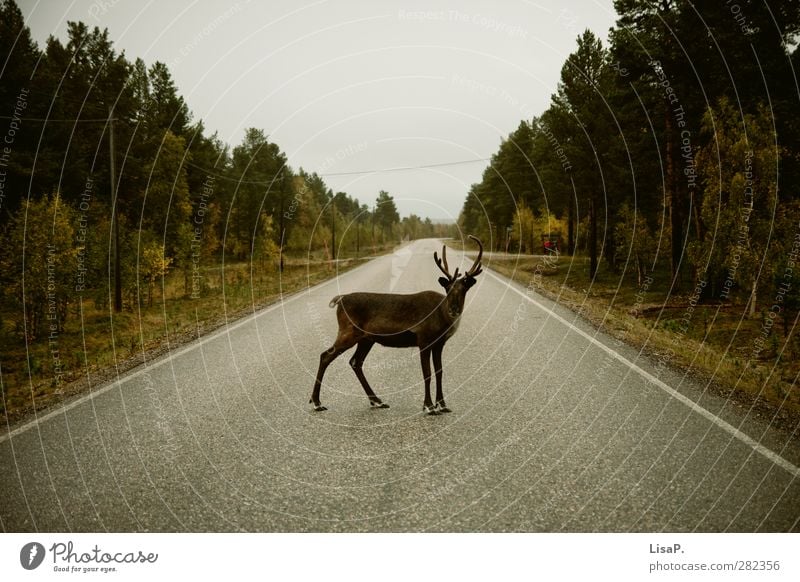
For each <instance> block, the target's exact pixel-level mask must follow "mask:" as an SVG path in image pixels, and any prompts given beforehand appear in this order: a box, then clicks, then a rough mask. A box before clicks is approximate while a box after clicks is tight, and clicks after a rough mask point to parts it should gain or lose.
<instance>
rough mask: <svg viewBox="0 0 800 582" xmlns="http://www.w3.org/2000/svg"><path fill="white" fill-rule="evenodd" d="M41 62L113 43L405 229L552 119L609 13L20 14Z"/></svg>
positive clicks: (600, 8) (478, 5)
mask: <svg viewBox="0 0 800 582" xmlns="http://www.w3.org/2000/svg"><path fill="white" fill-rule="evenodd" d="M19 5H20V8H21V9H22V11H23V13H24V14H25V16H26V19H27V21H28V25H29V26H30V28H31V31H32V33H33V37H34V39H35V40H36V41H37V42H38V43H39V45H40V47H43V46H44V41H45V40H46V38H47V37H48V35H51V34H53V35H55V36H57V37H59V38H61V39H62V40H64V39H65V38H66V22H67V21H68V20H82V21H84V22H86V23H87V24H89V25H97V26H100V27H101V28H102V27H105V28H108V29H109V32H110V35H111V38H112V39H113V40H114V43H115V46H116V47H117V50H124V51H125V53H126V55H127V56H128V57H129V58H130V59H134V58H135V57H141V58H142V59H144V61H145V62H146V63H147V64H148V65H149V64H151V63H153V62H154V61H156V60H160V61H163V62H165V63H167V64H168V65H169V68H170V70H171V72H172V74H173V77H174V79H175V82H176V84H177V85H178V88H179V90H180V92H181V94H182V95H183V96H184V98H185V99H186V100H187V102H188V104H189V107H190V109H191V110H192V112H193V114H194V116H195V119H196V118H202V119H203V121H204V122H205V124H206V127H207V128H208V129H209V130H211V131H215V130H216V131H218V132H219V136H220V138H221V139H222V140H223V141H225V142H227V143H229V144H231V145H235V144H237V143H239V141H240V140H241V139H242V136H243V134H244V129H245V128H246V127H251V126H254V127H259V128H262V129H264V130H265V131H266V132H267V133H268V134H269V135H270V139H271V140H272V141H274V142H276V143H277V144H278V145H279V146H280V147H281V149H283V150H284V151H285V152H286V153H287V155H288V157H289V163H290V165H291V166H292V167H293V168H295V169H297V168H299V167H301V166H302V167H303V168H305V169H306V170H308V171H316V172H318V173H320V174H324V175H325V181H326V183H327V184H328V185H329V186H330V187H331V188H332V189H333V190H334V191H340V190H341V191H345V192H348V193H349V194H350V195H352V196H355V197H357V198H358V199H359V200H360V201H361V202H367V203H371V202H372V201H373V200H374V199H375V197H376V196H377V193H378V191H379V190H381V189H383V190H387V191H388V192H389V193H390V194H392V195H393V196H394V197H395V200H396V202H397V205H398V208H399V210H400V213H401V214H402V215H406V214H408V213H410V212H415V213H417V214H419V215H422V216H430V217H432V218H456V217H457V216H458V213H459V211H460V209H461V206H462V204H463V201H464V197H465V195H466V192H467V190H468V188H469V186H470V184H472V183H474V182H477V181H479V180H480V177H481V173H482V172H483V169H484V168H485V166H486V162H476V163H467V164H460V165H450V166H440V167H436V168H427V169H417V170H411V171H395V172H382V173H373V174H357V175H340V176H335V175H331V174H335V173H343V172H355V171H360V170H373V169H383V168H397V167H407V166H423V165H433V164H443V163H448V162H454V161H462V160H472V159H480V158H488V157H490V156H491V155H492V153H494V152H495V151H496V149H497V147H498V145H499V143H500V140H501V139H502V138H503V137H504V136H507V135H508V134H509V133H510V132H511V131H513V130H514V129H515V128H516V127H517V125H518V124H519V122H520V120H521V119H523V118H525V119H529V118H531V117H533V116H534V115H538V114H540V113H541V112H542V111H544V110H545V109H546V108H547V105H548V102H549V100H550V95H551V94H552V93H553V92H554V91H555V88H556V84H557V82H558V76H559V73H560V70H561V65H562V64H563V62H564V59H565V58H566V57H567V55H568V54H569V53H570V52H572V51H573V50H575V38H576V37H577V36H578V35H579V34H580V33H581V32H582V31H583V30H584V29H586V28H590V29H591V30H593V31H594V32H595V33H596V34H598V35H599V36H600V37H601V38H604V39H605V38H606V36H607V32H608V29H609V27H611V26H612V25H613V23H614V11H613V8H612V2H611V0H573V1H570V2H566V1H561V2H559V1H558V0H536V1H527V0H502V1H497V0H496V1H495V2H478V1H465V0H461V1H459V2H456V1H445V0H440V1H427V2H423V1H421V0H417V1H413V0H412V1H409V2H389V1H383V0H380V1H372V2H366V1H365V2H358V1H355V0H311V1H309V0H301V1H299V2H292V1H272V0H270V1H269V2H258V1H257V0H239V1H238V2H227V3H225V2H211V1H206V0H198V1H194V2H190V1H172V0H170V1H168V2H167V1H162V2H155V1H150V2H142V1H135V0H128V1H122V0H94V1H89V0H76V1H74V2H70V3H67V2H47V1H39V2H34V1H25V0H19Z"/></svg>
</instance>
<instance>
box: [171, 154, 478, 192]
mask: <svg viewBox="0 0 800 582" xmlns="http://www.w3.org/2000/svg"><path fill="white" fill-rule="evenodd" d="M490 159H491V158H475V159H471V160H459V161H456V162H442V163H439V164H426V165H422V166H398V167H395V168H380V169H375V170H357V171H353V172H329V173H324V174H317V176H319V177H321V178H322V177H326V176H354V175H358V174H380V173H384V172H401V171H406V170H423V169H427V168H442V167H445V166H458V165H462V164H472V163H475V162H488V161H490ZM183 163H184V164H186V165H187V166H192V167H193V168H196V169H198V170H202V171H203V172H205V173H206V174H208V175H209V176H214V177H215V178H220V179H222V180H228V181H229V182H235V183H237V184H255V185H258V186H267V185H270V184H274V183H275V182H274V180H268V181H266V182H264V181H261V180H239V179H237V178H231V177H229V176H225V175H223V174H216V173H214V172H211V171H210V170H209V169H208V168H204V167H202V166H198V165H197V164H194V163H192V162H190V161H189V160H184V161H183ZM217 171H218V169H217Z"/></svg>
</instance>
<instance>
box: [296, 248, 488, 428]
mask: <svg viewBox="0 0 800 582" xmlns="http://www.w3.org/2000/svg"><path fill="white" fill-rule="evenodd" d="M469 238H471V239H472V240H474V241H475V242H476V243H478V247H479V249H480V250H479V251H478V258H476V259H475V262H474V263H473V264H472V267H471V268H470V269H469V271H467V272H466V273H464V276H463V278H459V274H458V269H456V270H455V272H454V273H453V274H452V275H451V274H450V268H449V267H448V266H447V250H446V247H444V246H442V258H441V259H440V258H439V257H438V255H437V254H436V253H435V252H434V253H433V259H434V261H435V262H436V265H437V266H438V267H439V269H441V271H442V272H443V273H444V274H445V277H439V284H440V285H441V286H442V287H444V289H445V291H446V295H442V294H441V293H437V292H436V291H422V292H420V293H412V294H408V295H401V294H397V293H348V294H347V295H337V296H336V297H334V298H333V299H332V300H331V302H330V304H329V306H330V307H336V308H337V309H336V318H337V320H338V322H339V334H338V335H337V336H336V341H335V342H334V343H333V345H332V346H331V347H330V348H328V349H327V350H325V351H324V352H322V354H320V356H319V369H318V370H317V379H316V381H315V382H314V390H313V392H312V393H311V400H310V401H309V403H310V404H313V405H314V410H316V411H322V410H327V408H325V407H324V406H322V404H320V400H319V393H320V388H321V386H322V377H323V376H324V375H325V370H326V369H327V368H328V366H329V365H330V364H331V362H333V361H334V360H335V359H336V358H338V357H339V356H340V355H341V354H343V353H344V352H346V351H347V350H349V349H350V348H352V347H353V346H358V347H356V352H355V354H354V355H353V357H352V358H350V367H352V368H353V371H354V372H355V374H356V377H357V378H358V381H359V382H361V386H363V387H364V392H366V393H367V398H369V403H370V406H372V407H375V408H389V405H388V404H385V403H384V402H383V401H382V400H381V399H380V398H378V396H376V394H375V392H373V391H372V388H371V387H370V385H369V382H367V378H366V377H365V376H364V370H363V365H364V360H365V359H366V357H367V354H369V351H370V350H371V349H372V346H374V345H375V344H376V343H378V344H381V345H382V346H388V347H392V348H410V347H418V348H419V353H420V359H421V360H422V375H423V377H424V379H425V402H424V404H423V407H422V410H423V411H424V412H427V413H428V414H431V415H437V414H439V413H445V412H450V409H449V408H448V407H447V405H446V404H445V402H444V395H443V394H442V348H444V344H445V343H446V342H447V340H448V339H450V338H451V337H452V335H453V334H454V333H455V332H456V329H458V322H459V319H460V318H461V312H462V311H463V310H464V298H465V296H466V295H467V291H469V289H470V287H472V286H473V285H474V284H475V277H477V276H478V275H480V274H481V272H482V270H483V269H482V267H481V257H483V244H482V243H481V241H480V240H478V239H477V238H476V237H474V236H472V235H470V236H469ZM431 356H433V367H434V370H435V372H436V404H435V405H434V404H433V402H432V401H431Z"/></svg>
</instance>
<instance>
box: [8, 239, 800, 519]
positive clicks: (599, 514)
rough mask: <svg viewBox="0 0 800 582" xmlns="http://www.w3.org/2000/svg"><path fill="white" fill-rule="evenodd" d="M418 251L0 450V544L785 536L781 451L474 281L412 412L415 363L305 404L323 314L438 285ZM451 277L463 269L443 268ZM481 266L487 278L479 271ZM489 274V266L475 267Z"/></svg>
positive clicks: (338, 382) (352, 275) (787, 475)
mask: <svg viewBox="0 0 800 582" xmlns="http://www.w3.org/2000/svg"><path fill="white" fill-rule="evenodd" d="M438 244H439V243H437V242H436V241H433V240H424V241H417V242H414V243H412V244H411V245H408V246H406V247H404V248H402V249H400V250H399V251H398V252H396V253H395V254H394V255H389V256H386V257H382V258H378V259H376V260H374V261H371V262H369V263H367V264H365V265H363V266H361V267H359V268H357V269H355V270H353V271H350V272H347V273H345V274H343V275H341V276H340V277H338V278H335V279H333V280H331V281H329V282H327V283H324V284H321V285H318V286H316V287H313V288H311V289H308V290H306V291H305V292H302V293H300V294H297V295H294V296H290V297H287V298H286V299H285V300H284V301H283V302H282V303H280V304H277V305H274V306H272V307H269V308H267V309H265V310H262V311H260V312H258V313H257V314H255V315H253V316H251V317H249V318H247V319H245V320H242V321H240V322H236V323H232V324H231V325H229V326H228V327H227V328H225V329H222V330H220V331H218V332H216V333H213V334H211V335H210V336H207V337H205V338H202V339H201V340H198V341H196V342H194V343H192V344H189V345H186V346H184V347H181V348H179V349H176V350H174V351H173V352H172V353H171V354H170V355H168V356H165V357H163V358H160V359H158V360H155V361H153V362H152V363H150V364H149V365H148V366H146V367H142V368H139V369H137V370H134V371H132V372H131V373H129V374H127V375H124V376H123V377H121V378H120V379H119V380H118V381H117V382H115V383H113V384H112V385H109V386H103V387H96V388H95V393H94V394H93V395H92V396H91V397H83V398H81V399H79V400H77V401H74V402H73V403H72V404H70V405H69V406H68V407H66V408H65V409H62V410H55V411H54V412H52V413H50V414H48V415H46V416H45V417H43V418H42V415H40V420H39V421H38V422H36V423H29V424H26V425H22V426H20V427H17V428H16V429H15V430H14V431H12V433H11V434H10V435H3V436H0V491H2V495H0V528H2V529H3V530H4V531H415V532H416V531H459V532H460V531H481V532H482V531H492V532H496V531H526V532H527V531H534V532H537V531H548V532H554V531H581V532H584V531H585V532H594V531H611V532H619V531H645V532H654V531H656V532H657V531H712V532H720V531H745V532H760V531H780V532H786V531H799V530H800V521H798V520H799V519H800V470H798V465H799V464H800V444H798V439H797V438H796V437H795V438H794V439H793V438H791V435H788V434H785V433H782V432H780V431H779V430H776V429H774V428H772V427H770V426H769V425H768V424H767V423H766V422H764V421H762V420H759V419H752V418H747V417H746V413H747V410H746V409H742V408H741V407H737V406H735V405H733V404H732V403H730V402H726V401H725V400H724V399H721V398H719V397H717V396H714V395H712V394H707V393H705V392H704V390H703V387H702V386H700V385H697V384H695V383H693V382H692V381H691V380H690V379H688V378H685V377H683V376H682V375H681V374H680V373H677V372H664V371H663V370H662V371H659V370H658V368H657V367H656V365H655V363H654V362H652V361H649V360H648V359H647V358H646V357H644V356H641V355H639V354H638V352H637V351H636V350H634V349H632V348H630V347H627V346H623V345H619V344H618V342H616V341H615V340H613V339H611V338H610V337H608V336H606V335H604V334H603V333H598V332H597V331H596V330H594V329H593V328H592V327H591V326H589V325H588V324H586V323H584V322H583V321H582V320H580V319H579V318H577V316H575V315H574V314H573V313H572V312H569V311H567V310H565V309H562V308H560V307H558V306H557V305H554V304H553V303H552V302H551V301H548V300H547V299H545V298H543V297H541V296H539V295H537V294H536V293H534V292H532V291H531V290H529V289H527V288H526V287H525V286H520V285H517V284H514V283H509V282H508V280H506V279H504V278H502V277H500V276H499V275H496V274H495V273H494V272H492V271H491V270H488V269H487V271H486V272H484V273H483V274H482V275H480V276H479V277H478V284H477V285H476V286H475V287H474V288H472V290H470V292H469V294H468V295H467V304H466V308H465V312H464V315H463V316H462V319H461V324H460V327H459V329H458V332H457V333H456V334H455V335H454V336H453V338H451V339H450V341H449V343H448V344H447V347H446V348H445V351H444V392H445V397H446V399H447V403H448V405H449V406H450V408H451V409H453V413H452V414H445V415H440V416H426V415H423V413H422V400H423V388H422V374H421V370H420V364H419V357H418V353H417V351H416V350H414V349H391V348H385V347H380V346H376V347H375V348H374V349H373V351H372V352H371V353H370V355H369V357H368V358H367V360H366V364H365V373H366V375H367V378H368V379H369V380H370V383H371V384H372V386H373V388H374V389H375V391H376V392H377V394H378V395H379V396H380V397H381V398H382V399H383V400H384V401H385V402H387V403H388V404H389V405H390V406H391V408H389V409H385V410H377V409H376V410H371V409H370V408H369V406H368V401H367V398H366V396H365V395H364V393H363V391H362V388H361V386H360V385H359V383H358V381H357V379H356V377H355V375H354V374H353V372H352V370H351V369H350V367H349V366H348V364H347V360H348V359H349V357H350V354H351V353H352V352H348V353H347V354H345V355H344V356H342V357H340V358H339V359H338V360H336V361H335V362H334V363H333V364H332V365H331V366H330V368H329V369H328V372H327V375H326V377H325V385H324V386H323V390H322V403H323V404H324V405H326V406H327V407H328V409H329V410H328V411H326V412H320V413H315V412H312V411H311V406H310V405H309V404H308V398H309V395H310V392H311V388H312V384H313V380H314V375H315V373H316V368H317V363H318V360H319V354H320V352H321V351H322V350H324V349H326V348H327V347H328V346H329V345H330V344H331V342H332V340H333V338H334V337H335V335H336V318H335V315H334V310H332V309H329V308H328V302H329V301H330V299H331V298H332V297H333V296H334V295H336V294H340V293H346V292H350V291H357V290H359V291H390V290H391V291H393V292H402V293H407V292H415V291H421V290H424V289H438V284H437V278H438V277H439V276H440V273H439V271H438V269H437V268H436V266H435V264H434V262H433V257H432V254H433V251H434V250H436V249H437V248H439V246H438ZM449 255H450V257H449V258H450V265H451V268H453V269H454V268H455V267H456V266H460V267H461V271H462V272H463V270H464V269H465V268H467V267H469V265H470V264H471V261H470V260H468V259H464V260H463V263H462V264H461V265H459V264H458V263H459V259H460V258H461V254H460V253H458V252H456V251H450V253H449ZM487 262H488V261H487ZM488 266H489V267H490V266H491V264H490V262H489V265H488Z"/></svg>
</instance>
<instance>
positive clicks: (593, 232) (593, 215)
mask: <svg viewBox="0 0 800 582" xmlns="http://www.w3.org/2000/svg"><path fill="white" fill-rule="evenodd" d="M595 275H597V208H596V205H595V200H594V194H592V196H591V197H590V198H589V279H590V280H592V281H593V280H594V278H595Z"/></svg>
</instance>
